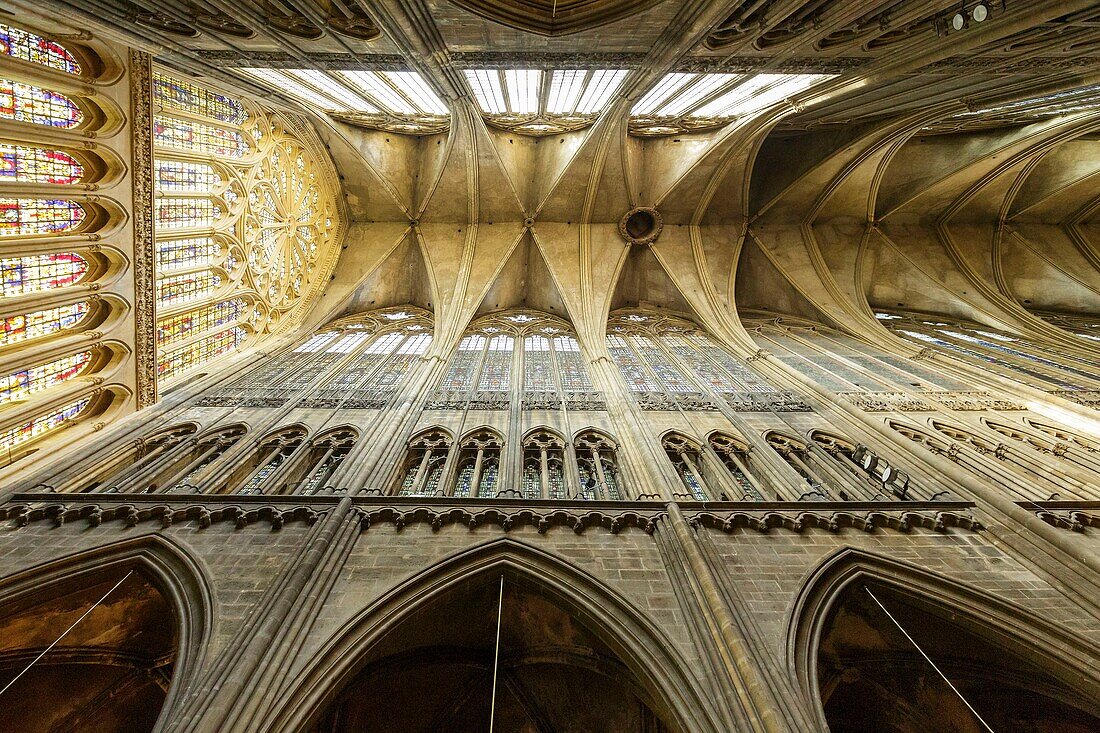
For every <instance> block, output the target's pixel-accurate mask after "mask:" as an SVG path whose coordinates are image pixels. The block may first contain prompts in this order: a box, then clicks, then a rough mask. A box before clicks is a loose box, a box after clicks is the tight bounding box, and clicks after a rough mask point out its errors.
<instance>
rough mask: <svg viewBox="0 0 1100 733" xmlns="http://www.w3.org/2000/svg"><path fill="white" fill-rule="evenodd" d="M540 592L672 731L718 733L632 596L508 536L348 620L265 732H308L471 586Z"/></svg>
mask: <svg viewBox="0 0 1100 733" xmlns="http://www.w3.org/2000/svg"><path fill="white" fill-rule="evenodd" d="M502 574H503V575H504V576H505V578H506V580H505V582H506V587H509V586H511V585H517V586H518V587H521V588H524V589H534V590H535V591H537V592H538V593H540V594H542V596H543V597H545V598H546V599H549V601H550V602H551V603H554V604H556V605H557V606H558V607H559V608H561V609H563V610H565V611H567V612H568V613H569V615H570V616H571V617H572V618H574V619H576V620H577V621H578V622H580V623H581V624H582V625H583V626H584V627H585V628H586V629H587V630H589V631H590V632H591V633H593V634H595V635H597V636H598V638H599V640H600V641H601V643H602V644H604V645H606V647H607V648H608V649H610V650H611V651H612V652H613V653H614V654H615V655H616V657H617V659H618V661H619V662H621V664H622V666H623V667H624V668H625V669H624V671H625V672H629V673H630V674H631V675H632V676H633V677H634V679H635V680H636V682H637V683H638V684H639V685H640V686H641V688H642V689H643V690H644V693H645V695H646V697H647V698H648V700H649V701H650V702H652V704H653V708H654V712H655V713H656V714H658V715H659V716H661V719H662V721H663V722H664V723H665V724H666V725H667V726H669V727H668V728H665V730H672V731H688V730H692V731H696V730H697V731H718V730H721V728H722V726H721V724H719V723H717V721H718V720H720V718H719V716H718V714H717V711H715V710H714V708H713V706H712V703H711V701H709V700H706V699H705V698H704V697H703V696H702V695H699V694H698V689H699V685H698V682H697V681H696V680H695V678H694V677H693V676H692V675H691V674H690V672H689V670H688V668H687V667H686V665H685V664H684V663H683V660H682V657H681V655H680V654H679V653H677V652H676V651H675V650H674V644H673V642H672V640H671V639H669V638H668V637H667V636H666V635H665V633H664V632H663V631H662V630H661V629H660V628H659V627H658V626H657V625H656V624H655V623H654V622H653V621H652V620H651V619H648V618H646V617H645V615H644V614H643V613H642V612H641V611H640V610H639V609H638V608H637V607H635V606H634V604H632V603H631V602H630V601H628V600H627V599H625V598H623V597H622V596H620V595H619V594H618V593H616V592H615V591H614V590H612V589H610V588H608V587H607V586H606V585H604V584H603V583H602V582H600V581H599V580H598V579H596V578H594V577H592V576H591V575H589V574H587V573H585V572H584V571H583V570H580V569H578V568H576V567H575V566H573V565H571V564H569V563H567V562H565V561H563V560H561V559H559V558H557V557H556V556H554V555H552V554H550V553H547V552H544V551H542V550H540V549H537V548H535V547H532V546H530V545H527V544H525V543H522V542H519V541H516V540H514V539H511V538H501V539H497V540H492V541H490V542H487V543H485V544H482V545H479V546H477V547H474V548H470V549H467V550H463V551H461V552H459V553H457V554H454V555H451V556H450V557H447V558H445V559H443V560H441V561H440V562H438V563H436V564H435V565H434V566H432V567H430V568H428V569H426V570H423V571H421V572H420V573H418V574H417V575H415V576H413V577H412V578H410V579H408V580H407V581H405V582H404V583H401V584H400V585H397V586H395V587H394V588H392V589H390V590H389V591H388V592H386V593H385V594H384V595H382V596H381V597H379V598H378V599H376V600H375V601H374V602H373V603H372V604H371V605H370V606H368V607H367V608H365V609H364V610H363V611H361V612H360V613H359V614H358V615H356V616H355V617H353V618H351V619H350V620H348V621H347V622H346V623H345V624H344V625H343V626H342V627H341V628H340V630H339V631H337V632H336V633H335V634H333V636H332V637H331V638H330V639H329V640H328V641H327V642H326V643H325V644H324V646H323V647H322V648H321V649H320V651H318V652H317V653H316V654H315V655H314V657H313V659H311V660H310V661H309V662H308V663H307V665H306V666H305V668H304V669H303V671H302V672H301V673H300V674H298V675H295V680H296V683H295V687H294V688H292V689H287V690H284V691H283V693H282V694H281V695H280V699H281V700H283V703H282V705H281V706H279V707H277V708H274V709H272V710H271V711H270V713H269V714H268V716H267V718H266V719H265V721H264V722H263V724H262V725H261V726H258V728H257V730H259V731H265V732H266V731H273V730H276V729H278V730H299V731H306V730H312V728H311V727H310V726H311V724H313V723H315V722H316V721H317V720H318V719H319V717H320V716H321V715H322V714H323V712H324V709H325V708H326V706H328V705H329V704H330V703H332V702H333V701H334V700H335V699H336V698H337V697H338V696H339V694H340V692H341V691H342V690H343V689H344V688H345V687H346V686H347V685H348V683H349V682H351V681H352V680H353V679H354V678H355V676H356V675H357V674H358V673H359V672H360V671H362V669H363V668H364V667H365V666H366V664H367V662H368V657H369V655H370V654H371V652H372V650H373V649H375V648H377V647H378V645H379V644H380V643H382V642H383V641H384V640H385V637H386V636H387V635H388V634H391V633H393V632H394V631H395V630H397V629H399V628H400V626H401V625H402V623H403V622H404V621H406V620H407V619H409V618H411V617H413V616H415V615H416V614H417V613H419V612H421V611H422V610H424V609H425V608H426V607H428V606H429V604H431V603H432V602H433V601H436V600H438V599H440V598H442V597H444V596H446V595H447V594H448V593H450V592H452V591H454V590H456V589H460V588H462V587H463V586H464V585H466V584H467V583H469V582H471V581H479V580H480V581H486V582H490V583H492V585H493V586H494V594H493V598H494V600H495V597H496V596H495V587H496V586H495V584H496V581H497V578H499V577H500V576H501V575H502Z"/></svg>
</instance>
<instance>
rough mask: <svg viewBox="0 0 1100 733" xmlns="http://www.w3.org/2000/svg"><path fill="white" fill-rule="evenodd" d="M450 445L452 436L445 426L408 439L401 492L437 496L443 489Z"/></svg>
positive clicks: (408, 494) (411, 494)
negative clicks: (444, 471) (444, 470)
mask: <svg viewBox="0 0 1100 733" xmlns="http://www.w3.org/2000/svg"><path fill="white" fill-rule="evenodd" d="M450 449H451V436H450V435H449V434H448V433H447V432H446V431H444V430H440V429H438V428H432V429H429V430H424V431H423V432H421V433H419V434H418V435H416V436H414V437H413V439H412V440H410V441H409V449H408V457H407V458H406V459H405V466H404V469H403V470H402V472H401V480H400V484H399V485H398V487H397V493H398V495H400V496H434V495H435V494H436V493H437V492H440V491H441V490H442V483H443V469H444V467H445V465H446V463H447V455H448V454H449V452H450Z"/></svg>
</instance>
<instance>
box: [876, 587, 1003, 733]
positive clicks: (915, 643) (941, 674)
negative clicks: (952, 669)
mask: <svg viewBox="0 0 1100 733" xmlns="http://www.w3.org/2000/svg"><path fill="white" fill-rule="evenodd" d="M863 590H865V591H867V595H869V596H871V598H873V599H874V601H875V603H877V604H878V607H879V608H881V609H882V612H883V613H885V614H886V615H887V616H889V617H890V620H891V621H893V622H894V625H895V626H897V627H898V629H899V630H900V631H901V633H903V634H905V638H906V639H908V640H909V643H911V644H912V645H913V646H915V647H916V648H917V651H918V652H920V654H921V656H922V657H924V659H925V661H927V662H928V663H929V664H930V665H932V669H934V670H936V672H937V673H938V674H939V676H940V677H942V678H943V681H944V682H946V683H947V686H948V687H950V688H951V689H952V690H954V691H955V694H956V695H958V696H959V699H960V700H962V701H963V705H965V706H966V707H967V708H969V709H970V712H972V713H974V717H975V718H977V719H978V722H979V723H981V724H982V725H983V726H985V729H986V730H987V731H989V733H994V731H993V729H992V728H990V727H989V723H987V722H985V719H983V718H982V716H981V715H978V711H977V710H975V709H974V706H973V705H971V704H970V703H969V702H967V701H966V698H965V697H963V694H962V693H961V692H959V688H957V687H955V685H953V684H951V680H949V679H947V675H945V674H944V673H943V671H942V670H940V668H939V667H937V666H936V663H935V662H933V661H932V658H931V657H929V656H928V655H927V654H925V653H924V650H923V649H921V648H920V644H918V643H917V642H916V640H915V639H914V638H913V637H911V636H909V632H908V631H906V630H905V627H903V626H902V625H901V624H900V623H898V620H897V619H896V618H894V614H892V613H890V612H889V611H887V610H886V606H884V605H882V601H880V600H879V599H878V597H877V596H876V595H875V594H874V593H872V592H871V589H870V588H868V587H867V586H863Z"/></svg>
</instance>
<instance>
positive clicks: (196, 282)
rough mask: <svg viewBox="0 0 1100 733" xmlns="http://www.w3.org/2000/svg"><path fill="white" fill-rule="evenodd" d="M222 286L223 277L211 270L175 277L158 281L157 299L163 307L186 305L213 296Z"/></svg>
mask: <svg viewBox="0 0 1100 733" xmlns="http://www.w3.org/2000/svg"><path fill="white" fill-rule="evenodd" d="M221 284H222V278H221V276H220V275H218V274H217V273H216V272H213V271H211V270H202V271H201V272H191V273H187V274H186V275H173V276H171V277H165V278H161V279H160V280H158V281H157V299H158V300H159V301H160V304H161V305H177V304H179V303H186V302H188V301H191V300H197V299H198V298H205V297H206V296H208V295H212V294H213V293H214V292H215V291H217V289H218V288H219V287H221Z"/></svg>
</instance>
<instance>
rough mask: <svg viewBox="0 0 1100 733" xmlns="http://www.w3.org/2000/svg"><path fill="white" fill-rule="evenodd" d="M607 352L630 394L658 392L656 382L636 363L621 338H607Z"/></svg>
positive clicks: (659, 388) (636, 358)
mask: <svg viewBox="0 0 1100 733" xmlns="http://www.w3.org/2000/svg"><path fill="white" fill-rule="evenodd" d="M607 350H608V351H609V352H611V358H612V359H613V360H614V361H615V364H616V366H618V367H619V371H620V372H622V375H623V379H625V380H626V385H627V387H629V388H630V390H631V391H632V392H660V391H661V387H660V386H659V385H658V384H657V381H656V380H655V379H653V377H651V376H650V375H649V372H648V371H646V368H645V367H643V366H642V363H641V362H640V361H638V357H637V356H635V355H634V351H633V350H632V349H631V348H630V347H629V346H627V344H626V341H625V340H624V339H623V338H622V337H621V336H614V335H608V336H607Z"/></svg>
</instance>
